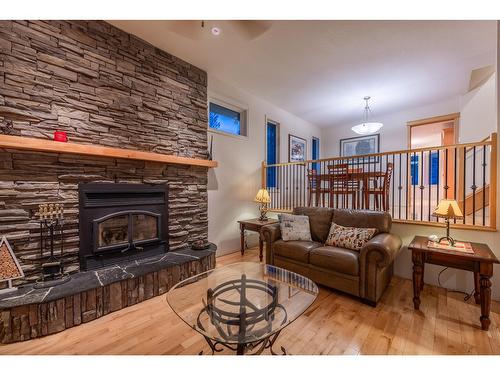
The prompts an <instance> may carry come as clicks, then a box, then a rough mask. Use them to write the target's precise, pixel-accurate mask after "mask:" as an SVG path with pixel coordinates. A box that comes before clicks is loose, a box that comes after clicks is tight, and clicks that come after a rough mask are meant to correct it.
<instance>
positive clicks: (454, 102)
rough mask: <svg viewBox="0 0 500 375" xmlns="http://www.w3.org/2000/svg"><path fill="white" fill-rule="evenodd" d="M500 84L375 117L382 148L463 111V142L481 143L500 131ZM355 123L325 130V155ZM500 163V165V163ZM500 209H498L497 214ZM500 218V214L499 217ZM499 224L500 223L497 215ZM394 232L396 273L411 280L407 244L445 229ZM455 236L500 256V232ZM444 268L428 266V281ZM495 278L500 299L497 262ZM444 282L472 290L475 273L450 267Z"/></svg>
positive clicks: (398, 145)
mask: <svg viewBox="0 0 500 375" xmlns="http://www.w3.org/2000/svg"><path fill="white" fill-rule="evenodd" d="M496 92H497V83H496V79H495V75H493V76H492V77H491V78H490V79H489V80H488V81H487V82H486V83H485V84H484V85H483V86H481V87H480V88H477V89H476V90H473V91H471V92H469V93H467V94H465V95H462V96H457V97H455V98H451V99H449V100H444V101H442V102H438V103H435V104H432V105H429V106H425V107H419V108H413V109H409V110H407V111H403V112H398V113H394V114H391V115H386V116H383V117H376V118H374V120H377V121H381V122H383V123H384V127H383V128H382V131H381V132H380V151H381V152H384V151H395V150H403V149H406V148H407V142H408V138H407V129H406V123H407V122H408V121H412V120H418V119H422V118H427V117H433V116H440V115H446V114H449V113H454V112H460V125H459V140H460V142H461V143H466V142H478V141H480V140H482V139H483V138H485V137H487V136H488V135H489V134H491V133H492V132H494V131H498V130H497V125H498V121H497V110H496V103H497V93H496ZM353 125H354V124H346V125H343V126H332V127H331V128H328V129H323V132H322V139H323V144H324V148H323V150H324V152H323V157H333V156H339V139H341V138H347V137H353V136H355V134H354V133H353V132H352V130H351V127H352V126H353ZM499 165H500V164H499ZM499 211H500V210H497V215H499V214H498V212H499ZM499 217H500V216H499ZM497 223H500V221H499V218H498V217H497ZM393 232H394V233H397V234H398V235H399V236H401V238H402V240H403V249H402V251H401V253H400V255H399V256H398V258H397V259H396V262H395V274H396V275H398V276H400V277H404V278H407V279H411V277H412V262H411V254H410V252H409V251H408V249H407V248H406V246H407V245H408V244H409V243H410V242H411V240H412V239H413V237H414V236H415V235H423V236H427V235H431V234H436V235H438V236H442V235H443V234H444V229H443V228H435V227H427V226H423V225H409V224H394V226H393ZM451 232H452V233H451V234H452V236H453V237H454V238H458V239H465V240H468V241H473V242H484V243H487V244H488V245H489V246H490V248H491V249H492V250H493V252H494V253H495V254H496V256H497V257H498V258H499V259H500V246H498V244H500V233H499V232H484V231H477V230H474V231H473V230H454V229H452V230H451ZM442 269H443V267H438V266H433V265H428V266H426V269H425V275H424V279H425V282H426V283H429V284H433V285H437V284H438V282H437V276H438V273H439V271H440V270H442ZM494 275H495V276H493V278H492V282H493V287H492V295H493V298H494V299H496V300H500V266H499V265H495V268H494ZM441 284H442V285H443V286H445V287H447V288H449V289H457V290H461V291H467V292H469V291H471V290H472V289H473V288H474V286H473V276H472V274H471V273H468V272H464V271H459V270H454V269H448V270H446V271H445V272H443V274H442V275H441Z"/></svg>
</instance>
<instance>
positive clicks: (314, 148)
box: [312, 137, 319, 172]
mask: <svg viewBox="0 0 500 375" xmlns="http://www.w3.org/2000/svg"><path fill="white" fill-rule="evenodd" d="M312 159H313V160H318V159H319V138H316V137H312ZM312 167H313V168H314V169H316V170H317V171H318V172H319V163H313V165H312Z"/></svg>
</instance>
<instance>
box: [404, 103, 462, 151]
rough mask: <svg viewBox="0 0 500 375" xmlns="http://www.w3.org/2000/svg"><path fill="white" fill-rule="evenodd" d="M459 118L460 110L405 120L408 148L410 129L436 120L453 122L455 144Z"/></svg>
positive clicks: (433, 122)
mask: <svg viewBox="0 0 500 375" xmlns="http://www.w3.org/2000/svg"><path fill="white" fill-rule="evenodd" d="M459 120H460V112H455V113H450V114H448V115H442V116H434V117H428V118H423V119H420V120H414V121H407V122H406V127H407V131H406V135H407V143H408V150H411V130H412V129H413V128H414V127H417V126H422V125H429V124H435V123H438V122H453V130H454V132H455V144H458V131H459Z"/></svg>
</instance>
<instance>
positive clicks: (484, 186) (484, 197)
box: [482, 145, 486, 226]
mask: <svg viewBox="0 0 500 375" xmlns="http://www.w3.org/2000/svg"><path fill="white" fill-rule="evenodd" d="M482 166H483V226H485V225H486V145H483V164H482Z"/></svg>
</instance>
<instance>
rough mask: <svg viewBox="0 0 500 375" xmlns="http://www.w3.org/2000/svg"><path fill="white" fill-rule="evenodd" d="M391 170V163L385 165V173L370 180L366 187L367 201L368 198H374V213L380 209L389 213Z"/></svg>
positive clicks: (392, 166)
mask: <svg viewBox="0 0 500 375" xmlns="http://www.w3.org/2000/svg"><path fill="white" fill-rule="evenodd" d="M393 168H394V165H393V164H392V163H387V168H386V170H385V173H383V174H381V175H380V176H377V177H373V178H371V179H370V180H371V181H369V182H368V186H367V187H366V191H365V194H367V195H368V199H369V198H370V196H374V199H375V210H376V211H380V208H382V210H383V211H389V191H390V189H391V177H392V170H393ZM372 185H373V186H372ZM368 202H369V200H368ZM365 208H367V207H365Z"/></svg>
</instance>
